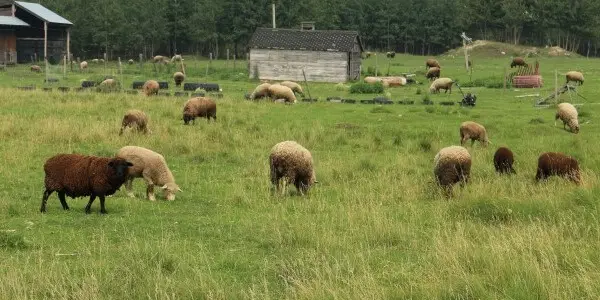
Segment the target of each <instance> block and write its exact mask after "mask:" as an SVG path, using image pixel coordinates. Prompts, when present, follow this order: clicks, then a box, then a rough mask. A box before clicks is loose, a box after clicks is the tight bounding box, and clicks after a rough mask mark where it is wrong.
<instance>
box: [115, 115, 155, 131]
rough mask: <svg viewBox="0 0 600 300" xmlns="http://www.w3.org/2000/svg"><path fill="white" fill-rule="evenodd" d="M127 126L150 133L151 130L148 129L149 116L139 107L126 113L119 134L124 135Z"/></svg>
mask: <svg viewBox="0 0 600 300" xmlns="http://www.w3.org/2000/svg"><path fill="white" fill-rule="evenodd" d="M127 127H130V128H134V129H135V130H137V131H140V132H142V133H144V134H147V133H150V130H148V116H147V115H146V113H144V112H143V111H141V110H138V109H130V110H128V111H127V112H126V113H125V115H124V116H123V121H122V122H121V130H119V135H123V131H125V129H126V128H127Z"/></svg>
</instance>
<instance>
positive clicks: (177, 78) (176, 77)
mask: <svg viewBox="0 0 600 300" xmlns="http://www.w3.org/2000/svg"><path fill="white" fill-rule="evenodd" d="M173 80H174V81H175V86H181V83H182V82H183V81H184V80H185V74H183V73H182V72H175V74H173Z"/></svg>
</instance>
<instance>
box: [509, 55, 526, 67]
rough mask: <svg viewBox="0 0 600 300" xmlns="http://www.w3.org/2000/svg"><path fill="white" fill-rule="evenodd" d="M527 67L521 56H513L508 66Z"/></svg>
mask: <svg viewBox="0 0 600 300" xmlns="http://www.w3.org/2000/svg"><path fill="white" fill-rule="evenodd" d="M517 66H519V67H527V66H528V64H527V63H526V62H525V60H524V59H523V58H522V57H515V58H513V60H512V62H511V63H510V68H511V69H512V68H514V67H517Z"/></svg>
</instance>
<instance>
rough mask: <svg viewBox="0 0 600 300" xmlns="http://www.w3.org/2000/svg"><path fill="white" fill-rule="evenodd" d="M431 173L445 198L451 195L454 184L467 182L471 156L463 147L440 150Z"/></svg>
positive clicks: (469, 173)
mask: <svg viewBox="0 0 600 300" xmlns="http://www.w3.org/2000/svg"><path fill="white" fill-rule="evenodd" d="M433 163H434V168H433V173H434V175H435V177H436V179H437V182H438V184H439V185H440V186H441V187H442V188H443V189H444V192H445V194H446V196H450V195H451V190H452V186H453V185H454V184H456V183H459V182H460V183H461V184H465V183H468V182H469V177H470V175H471V155H470V154H469V151H467V149H466V148H465V147H461V146H450V147H446V148H443V149H441V150H440V151H439V152H438V153H437V154H436V155H435V158H434V160H433Z"/></svg>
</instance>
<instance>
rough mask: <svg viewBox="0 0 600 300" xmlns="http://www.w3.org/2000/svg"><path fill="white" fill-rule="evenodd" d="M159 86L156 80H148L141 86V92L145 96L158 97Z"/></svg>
mask: <svg viewBox="0 0 600 300" xmlns="http://www.w3.org/2000/svg"><path fill="white" fill-rule="evenodd" d="M159 89H160V85H159V84H158V82H157V81H156V80H148V81H146V82H145V83H144V85H143V86H142V92H143V93H144V95H146V96H152V95H158V90H159Z"/></svg>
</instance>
